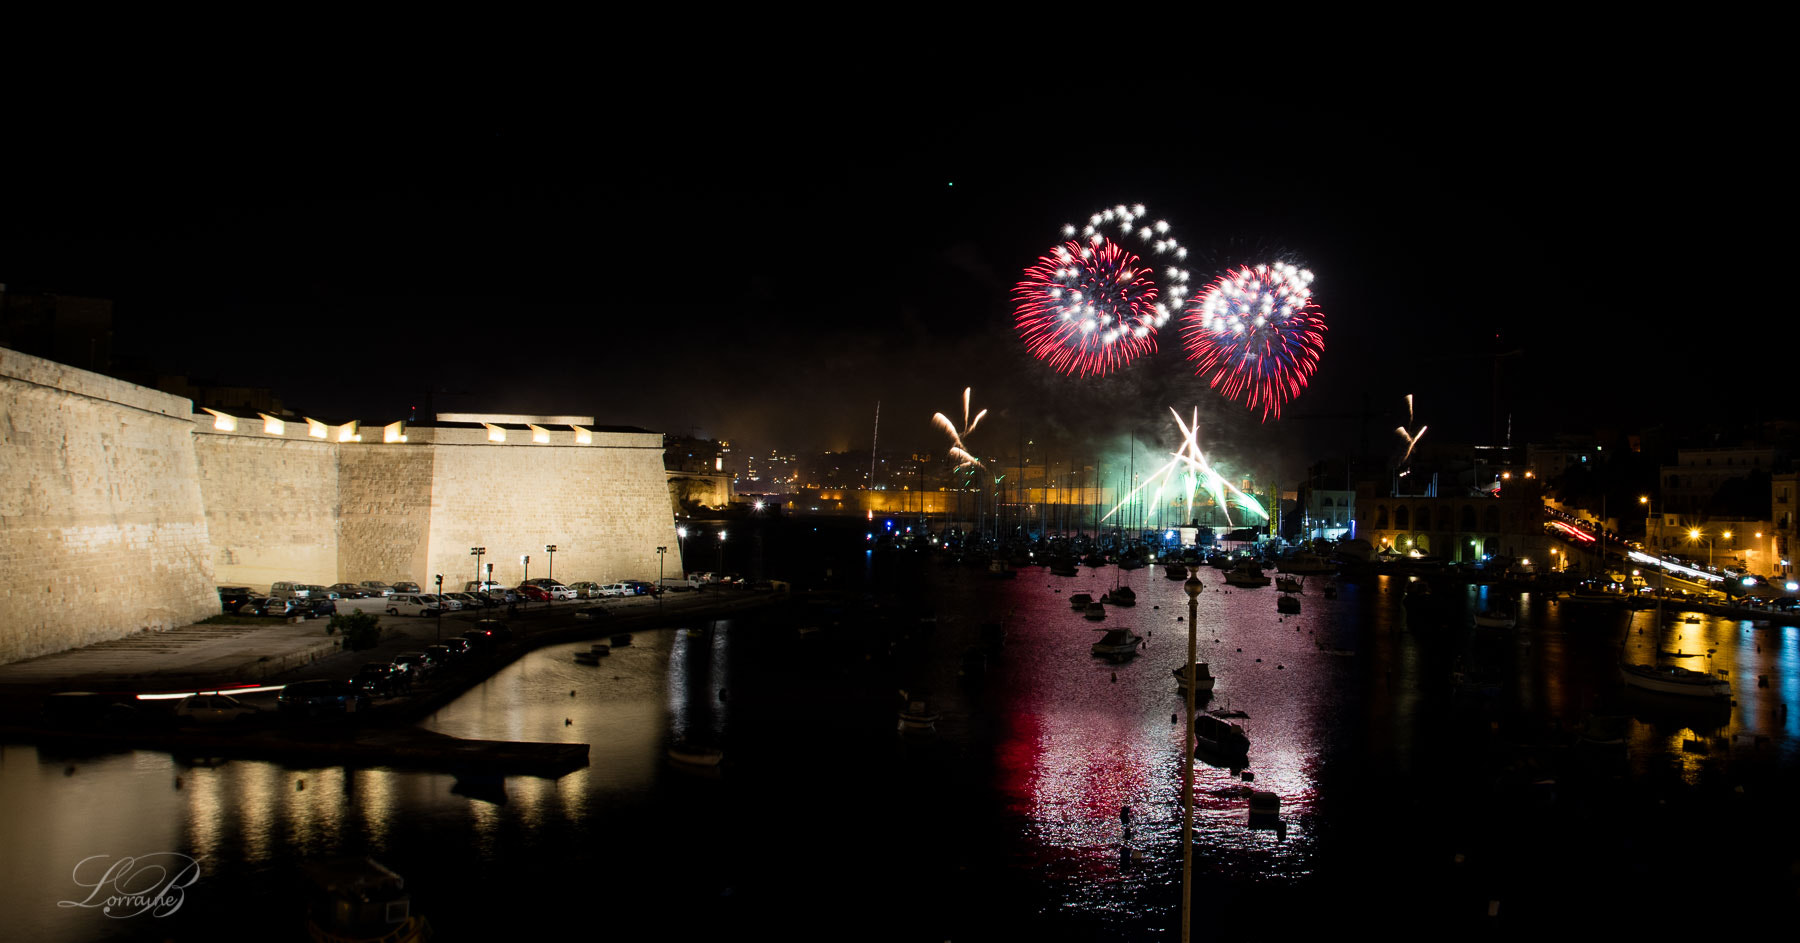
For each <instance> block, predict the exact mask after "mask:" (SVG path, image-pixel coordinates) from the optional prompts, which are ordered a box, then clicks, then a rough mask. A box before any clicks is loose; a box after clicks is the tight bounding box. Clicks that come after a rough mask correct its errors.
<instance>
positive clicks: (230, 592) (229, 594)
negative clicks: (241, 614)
mask: <svg viewBox="0 0 1800 943" xmlns="http://www.w3.org/2000/svg"><path fill="white" fill-rule="evenodd" d="M251 595H252V594H251V592H250V587H248V586H221V587H219V605H220V606H223V607H224V609H225V611H226V612H236V611H238V610H239V609H241V608H243V606H244V603H247V602H249V601H250V597H251Z"/></svg>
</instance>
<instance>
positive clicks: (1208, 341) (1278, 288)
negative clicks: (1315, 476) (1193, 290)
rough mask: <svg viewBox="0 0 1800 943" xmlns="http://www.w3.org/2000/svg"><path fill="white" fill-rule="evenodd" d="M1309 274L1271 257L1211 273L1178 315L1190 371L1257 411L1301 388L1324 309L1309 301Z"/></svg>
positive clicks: (1268, 411) (1314, 360)
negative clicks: (1193, 364)
mask: <svg viewBox="0 0 1800 943" xmlns="http://www.w3.org/2000/svg"><path fill="white" fill-rule="evenodd" d="M1312 280H1313V274H1312V273H1311V272H1309V271H1306V270H1304V269H1300V268H1297V267H1295V266H1293V265H1289V264H1288V263H1286V262H1276V263H1274V264H1272V265H1256V266H1244V267H1242V268H1239V269H1237V270H1235V271H1228V272H1226V273H1225V274H1224V275H1221V276H1219V277H1218V278H1216V279H1214V280H1213V282H1212V284H1210V285H1208V286H1207V287H1206V290H1205V291H1202V292H1201V293H1200V294H1199V295H1198V296H1196V297H1195V298H1194V300H1193V301H1192V302H1191V303H1190V304H1189V305H1188V308H1187V312H1186V313H1185V314H1184V315H1183V316H1182V319H1181V320H1182V331H1181V334H1182V340H1183V341H1184V343H1185V344H1186V346H1187V355H1188V359H1189V360H1193V361H1195V362H1196V363H1197V364H1198V366H1197V368H1196V369H1195V371H1194V372H1195V374H1196V375H1204V376H1207V380H1208V382H1209V383H1210V384H1211V385H1212V388H1213V389H1215V390H1218V391H1219V392H1220V393H1222V394H1224V395H1225V397H1226V398H1228V399H1241V400H1243V402H1244V405H1246V406H1248V407H1250V408H1251V409H1260V410H1262V418H1263V421H1264V422H1267V421H1268V420H1269V419H1270V417H1273V418H1276V419H1280V418H1281V406H1282V404H1283V403H1286V402H1288V401H1289V400H1292V399H1294V398H1295V397H1297V396H1299V395H1300V392H1301V391H1302V390H1304V389H1306V381H1307V379H1308V378H1309V377H1311V376H1312V374H1313V371H1314V370H1316V369H1318V366H1319V355H1320V354H1322V353H1324V352H1325V313H1324V312H1323V311H1321V310H1319V306H1318V305H1316V304H1314V303H1313V300H1312Z"/></svg>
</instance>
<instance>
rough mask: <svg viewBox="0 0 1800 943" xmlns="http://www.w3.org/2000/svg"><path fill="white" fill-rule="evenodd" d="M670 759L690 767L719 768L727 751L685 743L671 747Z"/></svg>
mask: <svg viewBox="0 0 1800 943" xmlns="http://www.w3.org/2000/svg"><path fill="white" fill-rule="evenodd" d="M669 759H671V760H674V761H675V762H677V763H685V764H687V765H689V766H717V765H719V763H720V761H722V760H724V759H725V751H724V750H721V749H719V748H718V747H709V746H705V745H703V744H698V743H688V742H685V741H683V742H681V743H676V744H673V745H671V746H670V747H669Z"/></svg>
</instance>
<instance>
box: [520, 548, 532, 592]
mask: <svg viewBox="0 0 1800 943" xmlns="http://www.w3.org/2000/svg"><path fill="white" fill-rule="evenodd" d="M530 579H531V554H528V553H521V554H519V585H520V586H524V585H525V583H526V582H527V581H529V580H530Z"/></svg>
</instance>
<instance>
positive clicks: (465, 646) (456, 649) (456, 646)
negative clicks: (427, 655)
mask: <svg viewBox="0 0 1800 943" xmlns="http://www.w3.org/2000/svg"><path fill="white" fill-rule="evenodd" d="M433 647H435V646H433ZM444 647H445V648H448V649H449V650H450V654H451V656H452V657H453V658H462V657H463V656H465V655H469V654H471V653H473V652H474V651H475V643H473V642H471V641H469V640H468V639H466V638H463V637H462V636H460V635H459V636H456V637H454V638H447V639H444ZM425 650H426V651H431V648H427V649H425Z"/></svg>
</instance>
